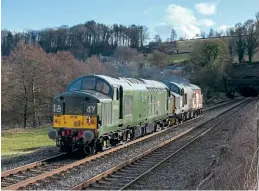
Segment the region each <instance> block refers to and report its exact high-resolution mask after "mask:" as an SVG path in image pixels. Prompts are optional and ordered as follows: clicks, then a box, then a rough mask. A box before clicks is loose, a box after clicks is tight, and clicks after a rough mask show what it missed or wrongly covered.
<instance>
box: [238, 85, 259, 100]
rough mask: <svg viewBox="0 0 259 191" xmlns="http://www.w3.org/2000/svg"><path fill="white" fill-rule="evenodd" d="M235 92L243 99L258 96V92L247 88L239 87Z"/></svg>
mask: <svg viewBox="0 0 259 191" xmlns="http://www.w3.org/2000/svg"><path fill="white" fill-rule="evenodd" d="M237 91H238V92H239V93H240V94H241V95H242V96H245V97H257V96H258V94H259V92H258V91H257V90H256V89H254V88H251V87H249V86H242V87H239V88H238V89H237Z"/></svg>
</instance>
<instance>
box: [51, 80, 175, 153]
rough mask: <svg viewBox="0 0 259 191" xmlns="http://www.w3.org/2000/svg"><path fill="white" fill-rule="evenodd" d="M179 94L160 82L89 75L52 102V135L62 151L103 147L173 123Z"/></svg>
mask: <svg viewBox="0 0 259 191" xmlns="http://www.w3.org/2000/svg"><path fill="white" fill-rule="evenodd" d="M174 100H175V97H174V95H173V94H172V95H170V90H169V89H168V87H167V86H166V85H165V84H163V83H161V82H158V81H154V80H145V79H134V78H120V77H110V76H104V75H87V76H83V77H80V78H78V79H76V80H74V81H73V82H72V83H71V84H70V85H69V86H68V88H67V90H66V92H64V93H62V94H59V95H58V96H56V97H55V98H54V102H53V129H51V130H50V131H49V137H50V138H51V139H53V140H56V143H57V146H58V147H60V149H61V150H62V151H65V152H70V151H72V150H74V149H83V150H84V152H86V153H95V152H97V151H102V150H104V149H106V148H110V147H111V146H115V145H116V144H118V143H121V142H126V141H128V140H131V139H134V138H136V137H140V136H143V135H145V134H148V133H151V132H154V131H157V130H159V129H161V128H163V127H165V126H168V125H169V124H170V122H172V121H171V120H170V119H174V115H175V112H174V110H175V105H174Z"/></svg>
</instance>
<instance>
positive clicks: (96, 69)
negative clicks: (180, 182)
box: [87, 56, 105, 74]
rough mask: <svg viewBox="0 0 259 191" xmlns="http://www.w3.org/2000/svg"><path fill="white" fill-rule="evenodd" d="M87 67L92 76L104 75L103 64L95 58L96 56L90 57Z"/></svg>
mask: <svg viewBox="0 0 259 191" xmlns="http://www.w3.org/2000/svg"><path fill="white" fill-rule="evenodd" d="M87 64H88V65H87V66H88V67H89V68H90V71H91V73H92V74H104V73H105V67H104V65H103V63H102V62H101V61H100V60H99V59H98V58H97V56H92V57H91V58H89V59H88V60H87Z"/></svg>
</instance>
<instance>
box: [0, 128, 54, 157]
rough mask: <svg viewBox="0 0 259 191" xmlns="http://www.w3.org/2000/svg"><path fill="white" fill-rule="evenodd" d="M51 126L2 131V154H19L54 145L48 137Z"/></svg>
mask: <svg viewBox="0 0 259 191" xmlns="http://www.w3.org/2000/svg"><path fill="white" fill-rule="evenodd" d="M49 129H50V127H41V128H35V129H34V128H33V129H32V128H29V129H13V130H7V131H2V135H1V138H2V148H1V151H2V152H1V156H2V157H3V156H10V155H12V156H17V155H22V154H25V153H30V152H33V151H35V150H37V149H39V148H41V147H43V146H54V145H55V142H54V141H52V140H51V139H49V138H48V130H49Z"/></svg>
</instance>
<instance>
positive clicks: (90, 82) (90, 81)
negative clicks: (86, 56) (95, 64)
mask: <svg viewBox="0 0 259 191" xmlns="http://www.w3.org/2000/svg"><path fill="white" fill-rule="evenodd" d="M95 84H96V79H95V78H84V79H83V83H82V87H81V90H93V89H94V88H95Z"/></svg>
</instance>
